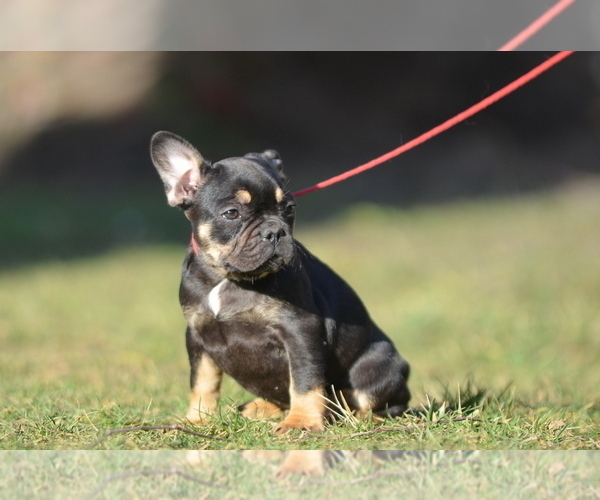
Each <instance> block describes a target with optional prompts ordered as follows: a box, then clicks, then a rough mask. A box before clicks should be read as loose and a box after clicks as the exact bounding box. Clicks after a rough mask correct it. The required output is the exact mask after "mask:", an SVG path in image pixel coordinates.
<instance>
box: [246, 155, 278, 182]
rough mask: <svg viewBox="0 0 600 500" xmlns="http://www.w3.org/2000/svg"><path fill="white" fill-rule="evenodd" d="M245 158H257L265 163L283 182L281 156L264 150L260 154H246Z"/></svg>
mask: <svg viewBox="0 0 600 500" xmlns="http://www.w3.org/2000/svg"><path fill="white" fill-rule="evenodd" d="M246 158H257V159H260V160H262V161H264V162H265V163H267V164H268V165H269V166H270V167H271V168H272V169H273V170H274V172H275V173H276V174H277V175H278V176H279V178H280V179H281V180H282V181H285V174H284V173H283V162H282V161H281V156H279V153H278V152H277V151H275V150H274V149H265V150H264V151H263V152H262V153H248V154H247V155H246Z"/></svg>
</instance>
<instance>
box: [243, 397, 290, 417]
mask: <svg viewBox="0 0 600 500" xmlns="http://www.w3.org/2000/svg"><path fill="white" fill-rule="evenodd" d="M241 413H242V415H244V417H247V418H251V419H253V420H266V419H271V418H283V410H282V409H281V408H279V406H277V405H276V404H273V403H269V402H268V401H265V400H264V399H262V398H256V399H255V400H253V401H249V402H248V403H246V404H245V405H244V409H243V410H242V411H241Z"/></svg>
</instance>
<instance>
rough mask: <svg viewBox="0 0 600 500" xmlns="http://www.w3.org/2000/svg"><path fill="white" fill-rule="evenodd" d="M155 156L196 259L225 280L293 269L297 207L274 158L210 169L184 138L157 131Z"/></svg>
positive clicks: (253, 157) (257, 156)
mask: <svg viewBox="0 0 600 500" xmlns="http://www.w3.org/2000/svg"><path fill="white" fill-rule="evenodd" d="M150 154H151V156H152V161H153V163H154V166H155V167H156V169H157V170H158V173H159V175H160V177H161V179H162V181H163V184H164V186H165V191H166V193H167V200H168V203H169V205H171V206H177V207H180V208H181V209H182V210H183V211H184V213H185V215H186V217H187V218H188V219H189V220H190V221H191V223H192V227H193V233H194V238H195V239H196V242H197V244H198V247H199V250H200V252H199V256H200V257H201V258H203V259H204V260H205V262H207V263H208V264H209V265H210V266H212V267H213V268H214V269H215V270H217V271H218V272H219V273H220V274H222V275H223V276H227V277H229V278H231V279H237V280H244V279H251V280H253V279H257V278H260V277H263V276H265V275H267V274H269V273H273V272H277V271H278V270H279V269H281V268H282V267H283V266H284V265H287V264H289V263H291V261H292V260H293V257H294V248H295V247H294V241H293V238H292V230H293V225H294V217H295V202H294V198H293V196H292V195H291V194H289V193H286V192H285V191H284V187H283V183H284V180H285V176H284V175H283V173H282V164H281V159H280V158H279V155H278V154H277V152H275V151H273V150H267V151H264V152H262V153H249V154H247V155H245V156H244V157H241V158H227V159H225V160H221V161H219V162H216V163H214V164H211V163H210V162H208V161H206V160H205V159H204V158H203V157H202V155H201V154H200V153H199V152H198V151H197V150H196V148H194V147H193V146H192V145H191V144H190V143H189V142H187V141H186V140H184V139H182V138H181V137H178V136H176V135H175V134H172V133H170V132H157V133H156V134H154V136H153V137H152V141H151V146H150Z"/></svg>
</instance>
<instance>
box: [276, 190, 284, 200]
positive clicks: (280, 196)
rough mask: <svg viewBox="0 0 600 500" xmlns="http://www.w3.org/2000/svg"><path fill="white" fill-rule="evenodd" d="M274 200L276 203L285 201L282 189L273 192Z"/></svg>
mask: <svg viewBox="0 0 600 500" xmlns="http://www.w3.org/2000/svg"><path fill="white" fill-rule="evenodd" d="M275 199H276V200H277V202H278V203H281V202H282V201H283V200H285V193H284V192H283V189H281V188H279V187H278V188H277V189H276V190H275Z"/></svg>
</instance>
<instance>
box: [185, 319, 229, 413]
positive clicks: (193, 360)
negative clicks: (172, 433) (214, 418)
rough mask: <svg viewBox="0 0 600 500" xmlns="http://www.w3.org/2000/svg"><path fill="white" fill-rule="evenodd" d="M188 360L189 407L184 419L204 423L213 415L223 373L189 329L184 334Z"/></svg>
mask: <svg viewBox="0 0 600 500" xmlns="http://www.w3.org/2000/svg"><path fill="white" fill-rule="evenodd" d="M186 341H187V342H186V343H187V349H188V355H189V359H190V370H191V371H190V386H191V394H190V406H189V409H188V412H187V415H186V418H187V419H188V420H189V421H190V422H194V423H204V422H205V421H206V418H205V417H206V416H207V415H214V414H215V413H216V411H217V402H218V400H219V396H220V390H221V380H222V378H223V371H222V370H221V368H219V367H218V366H217V364H216V363H215V362H214V361H213V360H212V358H211V357H210V356H209V355H208V354H206V352H204V350H203V348H202V345H201V344H200V343H199V342H198V341H197V337H196V336H195V335H194V334H193V331H192V330H191V328H189V327H188V329H187V332H186Z"/></svg>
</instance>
